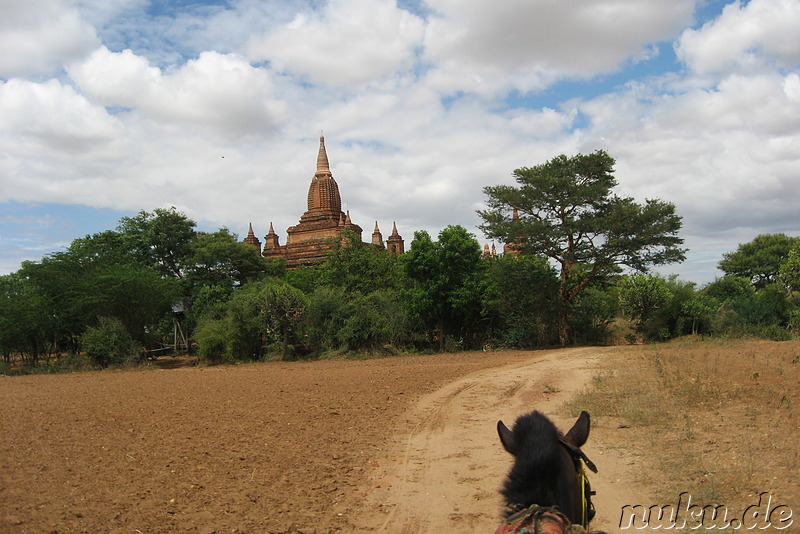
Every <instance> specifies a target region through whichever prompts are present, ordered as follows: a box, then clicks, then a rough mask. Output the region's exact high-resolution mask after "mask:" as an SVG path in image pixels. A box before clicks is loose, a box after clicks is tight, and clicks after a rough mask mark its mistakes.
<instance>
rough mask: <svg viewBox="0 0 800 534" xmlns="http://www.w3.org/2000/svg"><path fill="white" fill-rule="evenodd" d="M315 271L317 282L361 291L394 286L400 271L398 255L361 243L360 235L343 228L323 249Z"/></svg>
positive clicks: (363, 292) (364, 292)
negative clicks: (322, 258)
mask: <svg viewBox="0 0 800 534" xmlns="http://www.w3.org/2000/svg"><path fill="white" fill-rule="evenodd" d="M317 272H318V275H319V277H320V278H319V282H320V283H322V284H324V285H327V286H330V287H340V288H342V289H344V290H345V291H346V292H348V293H353V292H357V293H360V294H362V295H367V294H369V293H373V292H375V291H379V290H382V289H397V288H398V287H399V286H400V284H401V282H400V280H401V274H402V270H401V266H400V260H399V257H398V256H396V255H394V254H389V253H388V252H386V251H385V250H384V249H382V248H379V247H376V246H374V245H365V244H363V243H362V242H361V237H360V236H359V235H358V234H356V233H355V232H352V231H350V230H345V231H344V232H342V234H341V235H340V236H339V237H338V238H336V239H335V240H334V242H333V249H332V250H331V251H329V252H328V253H327V257H326V259H325V262H323V263H322V264H321V265H320V266H319V267H318V268H317Z"/></svg>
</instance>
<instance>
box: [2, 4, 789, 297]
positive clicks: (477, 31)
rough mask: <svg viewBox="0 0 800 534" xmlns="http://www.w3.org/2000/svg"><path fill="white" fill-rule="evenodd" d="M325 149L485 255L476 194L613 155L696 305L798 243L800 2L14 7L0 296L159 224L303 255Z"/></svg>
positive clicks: (8, 43) (337, 168)
mask: <svg viewBox="0 0 800 534" xmlns="http://www.w3.org/2000/svg"><path fill="white" fill-rule="evenodd" d="M321 133H324V135H325V145H326V148H327V153H328V157H329V160H330V165H331V170H332V172H333V176H334V178H335V179H336V181H337V183H338V184H339V189H340V192H341V196H342V202H343V205H344V206H343V207H344V208H345V209H348V210H349V211H350V214H351V218H352V220H353V222H354V223H356V224H358V225H360V226H361V227H362V228H364V238H365V240H369V235H370V234H371V232H372V229H373V227H374V225H375V223H376V222H377V223H378V224H379V227H380V229H381V230H382V232H383V234H384V237H386V236H388V234H389V233H390V232H391V228H392V224H393V223H396V224H397V228H398V230H399V232H400V234H401V235H403V237H404V238H405V240H406V246H407V247H408V245H409V243H410V242H411V240H412V239H413V234H414V232H415V231H417V230H426V231H428V232H429V233H430V234H431V235H432V236H434V238H435V236H436V235H438V233H439V231H440V230H441V229H443V228H444V227H445V226H447V225H450V224H460V225H462V226H464V227H465V228H467V230H469V231H470V232H472V233H473V234H475V236H476V237H477V239H478V241H479V242H480V243H481V244H483V243H484V242H487V239H486V238H485V237H484V236H483V234H482V232H481V231H480V230H479V228H478V225H479V224H480V222H481V221H480V218H479V217H478V215H477V214H476V210H478V209H481V208H483V207H484V203H485V201H486V197H485V195H484V193H483V187H485V186H488V185H498V184H514V183H515V182H514V179H513V176H512V173H513V171H514V169H517V168H520V167H531V166H534V165H538V164H540V163H545V162H546V161H548V160H550V159H552V158H553V157H555V156H557V155H560V154H566V155H569V156H572V155H575V154H579V153H583V154H588V153H591V152H593V151H595V150H598V149H603V150H606V151H607V152H608V153H609V154H610V155H611V156H612V157H614V158H615V159H616V172H615V176H616V178H617V180H618V182H619V185H618V187H617V189H616V193H618V194H620V195H624V196H632V197H633V198H635V199H636V200H637V201H639V202H642V203H643V202H644V201H645V200H646V199H651V198H658V199H661V200H664V201H667V202H672V203H673V204H675V206H676V211H677V213H678V215H680V216H681V217H682V218H683V229H682V231H681V237H683V238H684V240H685V246H686V248H688V249H689V250H688V253H687V260H686V261H685V262H683V263H682V264H675V265H669V266H666V267H664V268H661V269H659V272H661V273H662V274H665V275H666V274H677V275H679V277H680V278H681V279H683V280H686V281H692V282H696V283H698V284H700V285H702V284H705V283H708V282H711V281H713V280H714V279H715V278H716V277H719V276H722V274H723V273H721V272H720V271H718V270H717V269H716V265H717V263H718V262H719V260H720V259H721V258H722V254H723V253H725V252H730V251H733V250H736V248H737V246H738V245H739V244H740V243H746V242H749V241H751V240H752V239H753V238H755V237H756V236H757V235H759V234H765V233H786V234H788V235H793V236H798V235H800V0H749V1H744V0H740V1H733V2H731V1H711V0H669V1H665V0H503V1H502V2H497V1H496V0H470V1H469V2H465V1H463V0H398V1H390V0H327V1H326V0H260V1H259V0H228V1H210V0H209V1H188V0H171V1H170V0H154V1H146V0H35V1H31V2H20V1H19V0H0V274H7V273H10V272H14V271H16V270H17V269H19V267H20V264H21V262H22V261H26V260H34V261H35V260H39V259H41V258H42V257H43V256H44V255H46V254H50V253H53V252H56V251H59V250H63V249H64V247H66V246H67V245H69V243H70V242H71V241H72V240H73V239H75V238H78V237H83V236H85V235H87V234H92V233H96V232H101V231H104V230H109V229H114V228H115V227H116V225H117V222H118V221H119V219H120V218H121V217H125V216H131V215H134V214H136V213H137V212H139V211H141V210H145V211H152V210H153V209H155V208H159V207H169V206H175V207H176V208H177V209H178V210H180V211H182V212H183V213H185V214H186V215H187V216H189V217H190V218H191V219H193V220H194V221H196V222H197V224H198V229H200V230H206V231H214V230H216V229H218V228H220V227H223V226H224V227H227V228H228V229H230V230H231V231H232V232H234V233H237V234H238V235H239V236H240V237H241V238H243V237H244V236H245V234H246V232H247V228H248V224H249V223H252V224H253V228H254V230H255V233H256V235H257V236H258V237H260V238H262V240H263V236H264V235H265V234H266V233H267V230H268V228H269V224H270V222H271V223H273V225H274V228H275V231H276V232H277V233H278V234H279V236H281V243H285V237H286V233H285V231H286V228H287V227H288V226H292V225H295V224H297V222H298V221H299V218H300V215H302V214H303V212H304V211H305V210H306V194H307V191H308V186H309V184H310V180H311V178H312V177H313V175H314V171H315V170H316V156H317V150H318V147H319V136H320V134H321ZM497 245H498V248H501V244H500V243H497Z"/></svg>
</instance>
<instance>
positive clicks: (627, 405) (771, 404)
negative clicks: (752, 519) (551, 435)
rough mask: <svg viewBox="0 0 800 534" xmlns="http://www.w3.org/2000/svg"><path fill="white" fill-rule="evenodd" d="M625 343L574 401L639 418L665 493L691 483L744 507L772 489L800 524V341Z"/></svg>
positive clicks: (713, 498) (695, 489) (645, 454)
mask: <svg viewBox="0 0 800 534" xmlns="http://www.w3.org/2000/svg"><path fill="white" fill-rule="evenodd" d="M621 350H622V351H623V353H622V355H621V356H620V358H615V359H614V362H613V364H611V365H613V368H609V369H608V370H607V371H605V372H603V373H601V374H600V375H598V376H597V377H595V380H594V382H593V385H592V387H591V389H590V390H589V391H587V392H585V393H583V394H582V395H581V396H580V398H578V399H575V400H574V401H573V403H571V406H588V407H589V408H588V409H589V411H590V412H592V415H593V416H601V417H603V416H605V417H613V418H620V421H622V422H624V423H625V424H626V425H630V427H631V428H629V429H627V430H625V432H626V434H625V435H626V436H629V438H630V440H631V441H632V442H633V443H634V447H635V448H637V449H638V452H639V453H640V454H641V457H642V458H643V462H645V463H646V464H647V465H643V466H642V467H643V469H642V473H643V478H644V480H645V482H647V483H648V484H651V485H653V486H654V487H655V488H656V490H655V493H656V495H657V496H658V497H659V499H664V500H665V502H670V503H675V502H676V501H677V496H678V495H679V494H680V493H681V492H689V493H690V494H691V495H692V498H693V502H702V503H703V504H724V505H725V506H726V507H727V508H728V509H729V510H732V511H743V510H745V509H746V508H747V507H748V506H750V505H752V504H755V503H757V502H758V495H759V494H760V493H762V492H769V493H770V494H771V495H772V497H773V503H775V502H780V503H781V504H786V505H787V506H789V507H790V508H791V509H792V510H793V511H794V512H795V514H794V517H795V520H794V522H795V526H794V527H790V529H789V530H791V529H792V528H797V526H798V525H800V492H799V491H798V486H797V484H798V481H800V446H799V445H798V438H800V432H799V431H798V428H799V427H800V342H797V341H789V342H771V341H761V340H738V341H719V340H700V339H683V340H677V341H675V342H672V343H669V344H663V345H648V346H639V347H629V348H624V349H621ZM787 531H788V530H787ZM714 532H720V531H719V530H715V531H714Z"/></svg>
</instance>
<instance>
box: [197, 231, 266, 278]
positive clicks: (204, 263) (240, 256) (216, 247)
mask: <svg viewBox="0 0 800 534" xmlns="http://www.w3.org/2000/svg"><path fill="white" fill-rule="evenodd" d="M183 261H184V264H185V267H184V271H185V279H186V283H187V285H188V286H189V288H190V293H191V294H194V293H196V292H197V291H198V290H199V289H200V288H202V287H205V286H219V287H230V288H233V287H235V286H240V285H242V284H246V283H247V282H252V281H255V280H258V279H259V278H260V277H261V276H262V273H264V272H265V271H266V270H267V268H268V267H269V265H268V263H267V261H266V260H265V259H264V257H263V256H261V255H260V254H259V253H258V250H257V249H256V248H255V247H253V246H251V245H248V244H246V243H242V242H241V241H238V240H237V238H236V236H235V235H233V234H231V233H230V232H229V231H228V229H227V228H221V229H220V230H218V231H216V232H213V233H205V232H200V233H198V234H196V236H195V237H194V239H193V240H192V241H191V242H190V243H189V248H188V254H187V257H186V258H185V259H184V260H183Z"/></svg>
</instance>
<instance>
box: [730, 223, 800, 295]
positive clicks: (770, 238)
mask: <svg viewBox="0 0 800 534" xmlns="http://www.w3.org/2000/svg"><path fill="white" fill-rule="evenodd" d="M798 245H800V238H797V237H789V236H787V235H786V234H761V235H759V236H756V238H755V239H753V240H752V241H750V242H749V243H743V244H740V245H739V248H737V249H736V250H735V251H734V252H726V253H725V254H723V255H722V260H720V262H719V263H718V264H717V266H718V267H719V269H720V270H721V271H722V272H724V273H725V274H726V275H727V276H741V277H744V278H748V279H749V280H750V282H751V283H752V284H753V285H754V286H756V288H759V289H760V288H763V287H766V286H767V285H769V284H771V283H773V282H775V281H776V280H777V276H778V273H779V272H780V269H781V265H782V264H783V263H784V262H785V261H786V260H788V259H789V253H790V252H791V251H792V249H793V248H796V247H797V246H798Z"/></svg>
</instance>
